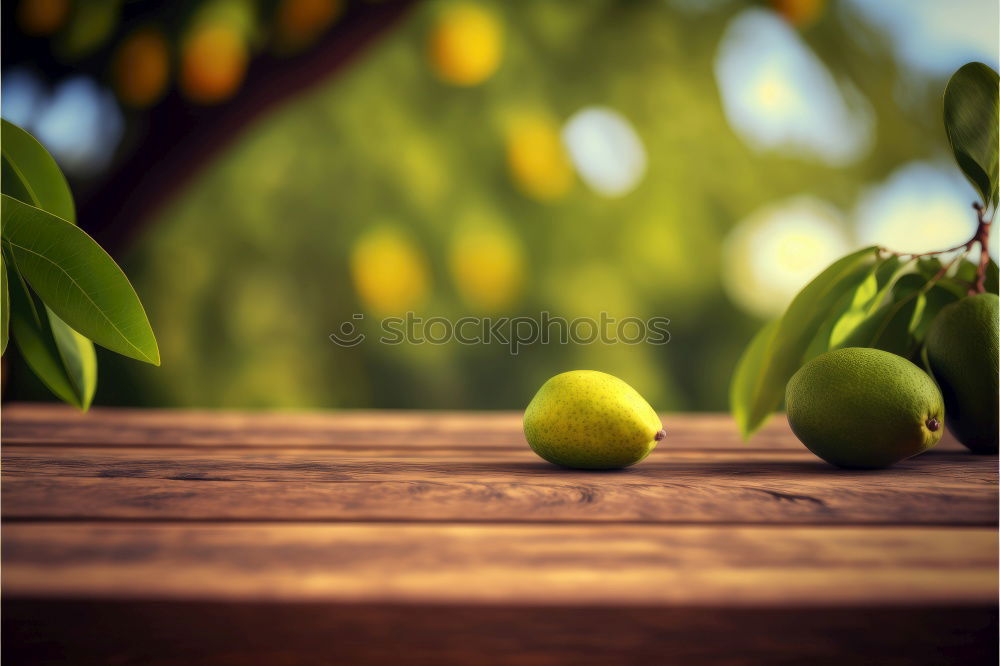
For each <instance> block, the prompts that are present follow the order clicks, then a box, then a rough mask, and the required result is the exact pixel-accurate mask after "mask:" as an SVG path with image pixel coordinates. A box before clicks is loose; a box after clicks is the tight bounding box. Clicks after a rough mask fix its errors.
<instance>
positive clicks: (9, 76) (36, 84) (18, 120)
mask: <svg viewBox="0 0 1000 666" xmlns="http://www.w3.org/2000/svg"><path fill="white" fill-rule="evenodd" d="M45 97H46V91H45V86H44V85H43V84H42V82H41V80H39V78H38V77H37V76H35V74H34V73H32V72H31V71H29V70H27V69H24V68H22V67H15V68H12V69H8V70H7V71H6V72H4V74H3V76H2V77H0V99H2V100H3V104H2V105H0V110H2V114H3V117H4V118H6V119H7V120H8V121H10V122H12V123H14V124H15V125H17V126H19V127H23V128H25V129H30V128H31V125H32V124H33V123H34V121H35V118H36V117H37V114H38V113H39V111H40V110H41V108H42V105H43V104H44V103H45Z"/></svg>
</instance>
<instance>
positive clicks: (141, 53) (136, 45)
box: [112, 28, 170, 107]
mask: <svg viewBox="0 0 1000 666" xmlns="http://www.w3.org/2000/svg"><path fill="white" fill-rule="evenodd" d="M112 67H113V70H112V72H113V76H114V81H115V89H116V90H117V91H118V97H119V99H121V100H122V101H123V102H125V103H126V104H128V105H130V106H134V107H146V106H149V105H151V104H153V103H155V102H156V101H158V100H159V99H160V97H162V96H163V93H164V91H165V90H166V87H167V78H168V76H169V74H170V57H169V52H168V46H167V40H166V39H165V38H164V36H163V33H162V32H160V31H159V30H157V29H155V28H144V29H140V30H137V31H136V32H134V33H132V34H131V35H129V36H128V37H127V38H126V39H125V41H124V42H122V44H121V46H120V47H119V48H118V52H117V53H116V54H115V59H114V63H113V65H112Z"/></svg>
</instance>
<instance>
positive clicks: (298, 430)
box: [0, 404, 962, 450]
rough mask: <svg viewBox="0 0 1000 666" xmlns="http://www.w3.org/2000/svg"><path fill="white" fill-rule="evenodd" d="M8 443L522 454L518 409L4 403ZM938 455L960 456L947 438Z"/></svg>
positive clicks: (771, 426) (711, 441)
mask: <svg viewBox="0 0 1000 666" xmlns="http://www.w3.org/2000/svg"><path fill="white" fill-rule="evenodd" d="M0 417H2V427H3V440H4V444H5V445H7V446H19V445H27V444H35V443H43V444H48V445H53V444H59V445H62V446H77V445H81V446H95V445H97V446H143V447H152V446H214V447H226V446H231V447H271V446H279V447H352V446H355V447H362V448H366V449H367V448H371V447H373V446H396V447H404V446H405V447H413V448H419V447H441V446H458V447H461V448H462V449H473V448H500V449H503V448H513V449H521V448H523V447H524V446H525V445H526V444H525V441H524V435H523V434H522V431H521V414H520V413H519V412H432V411H422V412H416V411H403V412H398V411H397V412H393V411H340V412H272V413H255V412H233V411H205V410H142V409H135V410H133V409H129V410H122V409H109V408H103V409H102V408H99V407H97V408H94V409H93V410H91V412H89V413H87V414H81V413H80V412H78V411H77V410H74V409H72V408H70V407H66V406H61V405H48V404H37V405H34V404H14V405H7V406H5V407H4V409H3V413H2V415H0ZM662 420H663V423H664V425H665V428H666V430H667V439H666V440H665V442H664V445H669V446H673V447H674V448H698V449H739V450H754V449H761V450H773V449H776V448H782V449H794V450H801V449H802V444H800V443H799V442H798V440H796V439H795V437H794V436H793V435H792V433H791V431H790V430H789V428H788V424H787V422H786V421H785V419H784V418H783V417H781V416H780V415H779V416H776V417H775V418H773V419H772V420H771V421H770V422H769V423H768V424H767V425H766V426H764V428H762V429H761V430H760V432H758V433H757V434H756V435H755V436H754V438H753V439H752V440H750V441H749V442H744V441H742V440H741V439H740V437H739V433H738V431H737V429H736V426H735V424H734V423H733V422H732V420H731V419H730V418H729V417H728V416H726V415H720V414H704V413H695V414H663V415H662ZM938 449H939V450H962V449H961V445H959V444H958V443H957V442H955V441H954V440H953V439H951V438H950V437H946V439H945V440H944V441H942V443H941V444H939V445H938Z"/></svg>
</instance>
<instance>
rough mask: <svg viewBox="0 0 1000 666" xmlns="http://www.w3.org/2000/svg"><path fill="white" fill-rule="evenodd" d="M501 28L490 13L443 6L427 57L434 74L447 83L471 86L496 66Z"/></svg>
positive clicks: (459, 5) (471, 7) (473, 7)
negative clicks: (428, 56)
mask: <svg viewBox="0 0 1000 666" xmlns="http://www.w3.org/2000/svg"><path fill="white" fill-rule="evenodd" d="M502 54H503V26H502V25H501V23H500V19H499V18H497V16H496V15H495V14H494V13H493V12H492V11H490V10H488V9H486V8H485V7H481V6H479V5H475V4H471V3H456V4H450V5H447V6H445V7H444V8H443V9H442V10H441V13H440V15H439V16H438V18H437V21H436V23H435V25H434V27H433V28H432V30H431V35H430V44H429V55H430V62H431V66H432V67H433V69H434V71H435V73H437V75H438V76H439V77H440V78H441V79H443V80H444V81H446V82H448V83H452V84H454V85H459V86H474V85H477V84H479V83H482V82H483V81H485V80H486V79H488V78H489V77H491V76H492V75H493V73H494V72H495V71H496V70H497V67H499V66H500V58H501V56H502Z"/></svg>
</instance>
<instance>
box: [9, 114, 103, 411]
mask: <svg viewBox="0 0 1000 666" xmlns="http://www.w3.org/2000/svg"><path fill="white" fill-rule="evenodd" d="M0 122H2V126H0V134H2V149H0V168H2V174H0V176H2V181H0V183H2V187H0V189H2V190H3V193H4V194H8V195H10V196H11V197H13V198H15V199H18V200H19V201H23V202H24V203H26V204H30V205H32V206H35V207H36V208H41V209H42V210H44V211H47V212H49V213H52V214H53V215H55V216H56V217H60V218H62V219H64V220H66V221H67V222H71V223H75V222H76V211H75V209H74V206H73V194H72V192H71V191H70V189H69V185H68V184H67V182H66V178H65V177H64V176H63V173H62V171H61V170H60V169H59V165H58V164H56V161H55V160H54V159H53V158H52V156H51V155H50V154H49V153H48V151H46V150H45V148H44V147H43V146H42V144H40V143H39V142H38V141H37V140H36V139H35V138H34V137H33V136H31V135H30V134H28V133H27V132H25V131H24V130H23V129H21V128H20V127H17V126H16V125H13V124H11V123H9V122H7V121H6V120H3V121H0ZM46 312H47V317H48V319H49V328H50V329H51V333H52V337H53V339H54V340H55V344H56V347H57V348H58V351H59V358H60V359H61V360H63V362H64V363H65V364H66V367H65V374H66V375H67V376H69V377H70V378H72V379H73V380H74V381H76V382H77V383H78V384H79V386H78V387H77V388H78V389H79V390H78V395H79V397H80V402H81V404H80V406H82V407H83V409H87V407H89V405H90V401H91V399H92V398H93V396H94V391H95V390H96V388H97V357H96V355H95V354H94V345H93V343H92V342H91V341H90V340H88V339H87V338H85V337H83V336H82V335H80V334H79V333H77V332H76V331H74V330H73V329H71V328H70V327H69V326H68V325H67V324H66V323H65V322H64V321H62V320H61V319H59V317H57V316H56V315H55V314H54V313H53V312H52V311H51V310H49V309H48V308H46ZM4 341H5V342H6V338H4Z"/></svg>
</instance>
